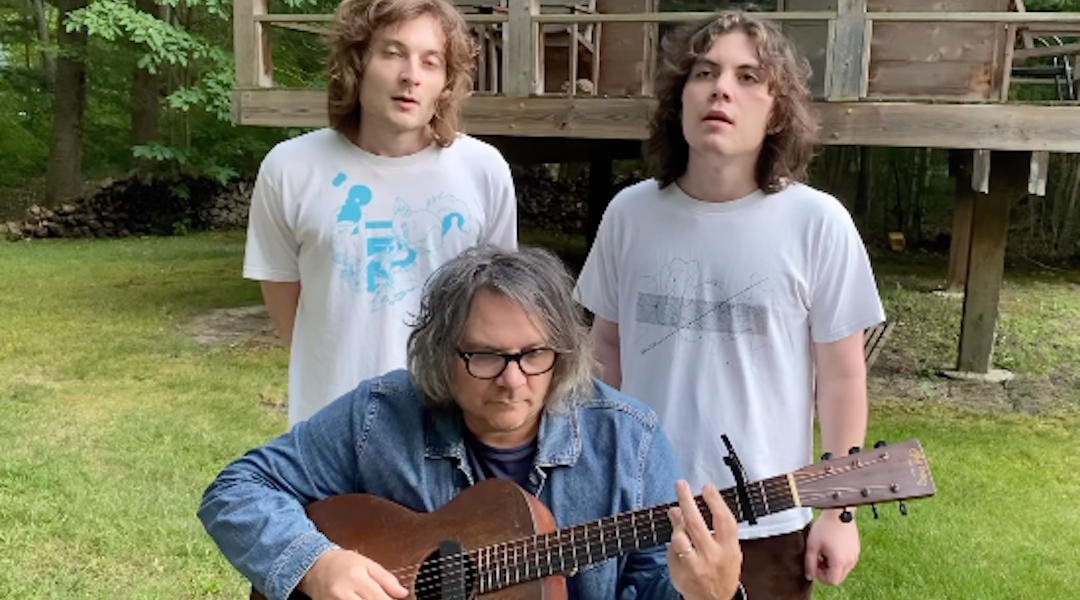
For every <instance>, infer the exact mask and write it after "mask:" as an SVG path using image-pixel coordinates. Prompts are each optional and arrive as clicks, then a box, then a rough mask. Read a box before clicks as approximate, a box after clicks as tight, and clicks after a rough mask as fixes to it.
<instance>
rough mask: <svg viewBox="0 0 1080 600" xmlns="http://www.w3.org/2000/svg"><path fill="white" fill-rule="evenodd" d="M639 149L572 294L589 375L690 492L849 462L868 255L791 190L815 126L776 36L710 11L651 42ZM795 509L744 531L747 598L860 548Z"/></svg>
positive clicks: (858, 407) (859, 439)
mask: <svg viewBox="0 0 1080 600" xmlns="http://www.w3.org/2000/svg"><path fill="white" fill-rule="evenodd" d="M665 54H666V56H665V61H664V63H663V65H662V68H661V73H660V76H659V80H658V82H657V96H658V100H659V103H658V104H659V105H658V108H657V110H656V113H655V115H654V119H653V123H652V127H651V136H650V139H649V140H648V143H647V146H646V148H647V153H648V155H649V158H650V159H651V162H652V167H653V170H654V173H655V178H654V179H651V180H648V181H644V182H642V183H640V184H637V185H636V186H633V187H631V188H628V189H627V190H625V191H623V192H621V193H620V194H619V195H618V196H617V197H616V198H615V199H614V200H613V201H612V203H611V205H610V207H609V208H608V210H607V212H606V213H605V215H604V218H603V221H602V223H601V225H600V230H599V232H598V235H597V238H596V242H595V244H594V245H593V247H592V249H591V251H590V254H589V257H588V259H587V261H586V263H585V266H584V269H583V270H582V273H581V277H580V279H579V282H578V288H577V294H578V298H579V299H580V301H581V302H582V303H583V304H584V305H585V306H586V307H587V308H588V309H590V310H591V311H593V313H595V315H596V319H595V322H594V326H593V333H592V335H593V339H594V342H595V347H596V350H595V355H596V357H597V359H598V362H600V363H601V368H602V375H601V377H602V379H604V380H605V381H606V382H608V383H609V384H612V385H614V386H615V387H618V388H620V389H621V390H622V391H623V392H624V393H627V394H629V395H630V396H633V397H636V398H640V399H641V400H643V401H645V402H646V403H647V404H649V405H650V406H651V407H652V408H653V409H655V410H656V412H657V413H658V414H659V416H660V418H661V420H662V422H663V425H664V429H665V431H666V432H667V434H668V435H669V437H671V438H672V439H673V440H674V441H675V452H676V455H677V456H678V459H679V462H680V464H681V466H682V468H683V470H684V472H685V474H686V475H687V477H688V479H689V480H690V482H691V485H692V486H701V485H703V484H704V483H705V482H709V483H714V484H716V485H719V486H721V487H728V486H731V485H733V484H734V480H733V478H732V475H731V473H730V472H729V470H728V468H727V467H726V466H725V465H724V462H723V461H722V457H723V456H724V455H725V454H726V450H725V448H724V445H723V444H722V442H721V439H720V435H721V434H723V433H726V434H728V436H730V438H731V440H732V441H733V443H734V445H735V448H736V450H737V451H738V452H739V454H740V457H741V460H742V463H743V465H744V466H745V469H746V472H747V475H748V478H749V480H750V481H754V480H761V479H764V478H767V477H772V476H775V475H778V474H782V473H785V472H790V471H792V470H795V469H797V468H799V467H802V466H804V465H806V464H808V463H811V462H813V447H814V431H813V429H814V420H815V413H816V416H817V421H818V423H819V427H820V434H821V442H822V446H823V448H824V450H826V451H829V452H832V453H833V454H834V455H836V456H841V455H844V454H846V453H847V452H848V449H849V448H851V447H853V446H861V445H862V443H863V439H864V437H865V433H866V422H867V412H868V411H867V400H866V368H865V362H864V359H863V352H862V348H863V346H862V337H863V330H864V329H865V328H866V327H869V326H871V325H874V324H875V323H878V322H880V321H881V320H883V319H884V313H883V311H882V307H881V302H880V300H879V299H878V295H877V288H876V285H875V282H874V276H873V273H872V271H871V269H870V263H869V260H868V258H867V255H866V250H865V248H864V246H863V244H862V241H861V239H860V237H859V234H858V232H857V231H856V229H855V227H854V224H853V223H852V220H851V218H850V215H849V214H848V213H847V211H846V210H845V208H844V206H843V205H842V204H840V202H838V201H837V200H836V199H835V198H833V197H831V196H829V195H827V194H825V193H822V192H820V191H817V190H815V189H813V188H810V187H808V186H806V185H804V184H802V183H800V182H801V181H802V180H803V179H804V178H805V174H806V166H807V163H808V161H809V159H810V155H811V151H812V148H813V138H814V134H815V130H816V123H815V121H814V119H813V117H812V116H811V113H810V101H809V93H808V91H807V87H806V81H807V79H808V77H809V67H808V65H807V63H806V61H805V59H803V58H801V57H800V56H799V55H798V54H797V52H796V51H795V49H794V47H793V46H792V44H791V43H790V41H789V40H788V39H786V38H785V37H784V36H783V35H782V34H781V33H780V32H779V30H777V29H776V27H775V26H773V25H772V24H770V23H768V22H766V21H762V20H760V19H757V18H755V17H753V16H752V15H748V14H746V13H741V12H727V13H721V14H720V15H718V17H717V18H715V19H712V20H710V21H707V22H704V23H701V24H698V25H695V26H692V27H689V28H687V29H686V30H684V31H682V32H681V33H680V34H678V35H676V36H674V37H671V38H669V39H667V40H665ZM811 518H812V515H811V513H810V511H809V510H808V509H794V510H790V511H784V512H781V513H778V514H775V515H770V516H767V517H763V518H760V519H758V520H757V524H756V525H754V526H748V525H744V526H742V527H741V530H740V538H742V548H743V555H744V559H743V561H744V562H743V576H742V578H743V583H744V585H745V587H746V591H747V595H748V596H749V597H750V598H769V599H770V600H780V599H783V600H787V599H796V598H798V599H809V598H810V595H811V591H812V581H814V580H817V581H821V582H823V583H827V584H838V583H840V582H841V581H843V580H844V578H845V577H846V576H847V573H848V572H849V571H850V570H851V569H852V568H853V567H854V566H855V563H856V561H857V560H858V555H859V535H858V530H857V528H856V525H855V523H854V522H844V521H843V520H841V518H840V511H838V510H827V511H823V512H822V514H821V515H820V516H819V518H818V519H817V521H815V522H814V523H813V524H810V522H811Z"/></svg>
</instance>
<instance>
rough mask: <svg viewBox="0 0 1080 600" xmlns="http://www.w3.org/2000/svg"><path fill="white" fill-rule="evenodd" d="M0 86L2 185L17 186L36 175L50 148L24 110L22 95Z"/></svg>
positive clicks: (0, 182)
mask: <svg viewBox="0 0 1080 600" xmlns="http://www.w3.org/2000/svg"><path fill="white" fill-rule="evenodd" d="M13 96H14V95H13V94H9V93H6V92H5V91H4V90H2V89H0V156H3V157H4V164H3V168H2V169H0V187H6V186H11V185H16V184H18V183H19V181H21V180H23V179H25V178H28V177H30V176H32V175H33V174H34V172H35V171H36V170H37V168H38V166H39V165H40V164H41V163H42V162H44V161H45V157H46V156H47V155H48V148H47V147H46V146H45V141H44V139H47V138H44V136H42V135H41V132H40V131H35V130H36V129H38V128H36V127H35V123H34V120H33V119H32V117H31V115H30V113H28V112H27V111H26V110H24V109H23V102H22V100H23V99H21V98H17V97H13Z"/></svg>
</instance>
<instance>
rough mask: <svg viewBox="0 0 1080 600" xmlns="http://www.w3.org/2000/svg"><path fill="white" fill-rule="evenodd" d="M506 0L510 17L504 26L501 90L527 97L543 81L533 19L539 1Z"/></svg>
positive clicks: (508, 94)
mask: <svg viewBox="0 0 1080 600" xmlns="http://www.w3.org/2000/svg"><path fill="white" fill-rule="evenodd" d="M509 1H510V4H509V8H510V19H509V21H507V23H506V27H505V28H504V29H503V49H504V50H503V73H504V75H503V90H504V91H505V92H506V95H507V96H510V97H514V98H526V97H528V96H531V95H532V94H539V93H541V92H542V91H543V85H544V77H543V64H544V62H543V61H544V53H543V49H542V48H541V47H540V39H541V38H540V26H539V24H537V23H535V22H533V17H535V16H537V15H539V14H540V1H539V0H509Z"/></svg>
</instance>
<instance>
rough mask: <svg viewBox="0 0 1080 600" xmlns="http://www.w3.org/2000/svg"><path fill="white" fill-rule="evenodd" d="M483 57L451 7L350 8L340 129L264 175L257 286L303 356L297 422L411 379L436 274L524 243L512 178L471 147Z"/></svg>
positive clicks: (333, 103)
mask: <svg viewBox="0 0 1080 600" xmlns="http://www.w3.org/2000/svg"><path fill="white" fill-rule="evenodd" d="M474 56H475V47H474V44H473V42H472V40H471V38H470V37H469V34H468V31H467V29H466V27H465V23H464V20H463V19H462V17H461V15H460V14H459V13H458V12H457V10H456V9H454V7H453V6H451V5H450V4H448V3H447V2H445V1H444V0H345V1H344V2H342V4H341V5H340V6H339V7H338V9H337V13H336V15H335V17H334V26H333V35H332V37H331V40H330V59H329V75H330V84H329V114H330V128H328V129H321V130H318V131H314V132H312V133H308V134H306V135H302V136H300V137H297V138H295V139H291V140H289V141H286V142H284V143H282V144H279V145H278V146H277V147H275V148H274V149H273V150H272V151H271V152H270V153H269V154H268V155H267V157H266V159H265V160H264V161H263V164H262V166H261V168H260V171H259V177H258V180H257V182H256V186H255V192H254V195H253V198H252V206H251V214H250V223H249V226H248V242H247V251H246V254H245V258H244V276H245V277H247V278H249V279H256V280H259V281H260V282H261V285H262V291H263V297H264V299H265V301H266V305H267V308H268V309H269V312H270V316H271V319H272V320H273V323H274V326H275V328H276V329H277V331H278V333H279V334H280V335H281V336H282V338H283V339H284V340H285V341H286V342H288V343H289V344H290V362H289V422H290V424H295V423H297V422H298V421H301V420H304V419H306V418H307V417H309V416H311V415H312V414H314V413H315V412H316V411H317V410H318V409H319V408H321V407H322V406H324V405H326V404H327V403H329V402H330V401H331V400H333V399H335V398H337V397H338V396H340V395H341V394H343V393H345V392H346V391H349V390H351V389H353V388H355V387H356V385H357V384H358V383H360V381H362V380H364V379H367V378H370V377H374V376H376V375H381V374H383V373H385V372H388V371H391V370H393V369H398V368H402V367H404V366H405V345H406V340H407V338H408V334H409V327H408V321H409V320H410V318H411V317H412V316H414V315H415V314H416V313H417V312H418V310H419V299H420V290H421V287H422V285H423V283H424V281H425V280H426V279H427V277H428V275H430V274H431V273H432V272H433V271H435V269H437V268H438V267H439V266H440V265H442V264H443V263H445V262H446V261H447V260H449V259H451V258H453V257H454V256H456V255H457V254H459V253H460V252H462V251H464V250H465V249H466V248H469V247H471V246H474V245H476V244H478V243H491V244H495V245H498V246H502V247H505V248H514V247H516V245H517V229H516V227H517V207H516V200H515V196H514V185H513V180H512V179H511V176H510V168H509V165H507V163H506V161H505V160H504V159H503V158H502V156H501V155H500V154H499V152H498V151H497V150H495V149H494V148H493V147H491V146H489V145H487V144H485V143H483V142H481V141H479V140H476V139H474V138H471V137H468V136H465V135H461V134H459V133H458V120H459V115H460V112H461V105H462V103H463V102H464V100H465V98H466V97H467V96H468V94H469V91H470V90H471V88H472V76H471V71H472V68H473V58H474Z"/></svg>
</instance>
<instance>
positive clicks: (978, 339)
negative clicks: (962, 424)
mask: <svg viewBox="0 0 1080 600" xmlns="http://www.w3.org/2000/svg"><path fill="white" fill-rule="evenodd" d="M1030 164H1031V156H1030V154H1029V153H1027V152H994V154H993V167H992V169H991V172H990V193H989V194H988V195H986V196H983V197H980V198H978V200H976V202H975V208H974V212H973V214H972V219H971V251H970V254H969V258H968V276H967V286H966V289H965V292H964V313H963V316H962V318H961V324H960V349H959V352H958V358H957V364H956V368H957V370H959V371H966V372H970V373H986V372H988V371H989V370H990V367H991V365H992V362H993V351H994V335H995V330H996V328H997V318H998V303H999V300H1000V296H1001V282H1002V276H1003V274H1004V271H1005V242H1006V238H1007V237H1008V230H1009V209H1010V208H1011V207H1012V205H1013V203H1014V202H1015V201H1016V200H1017V199H1018V198H1019V197H1020V195H1021V194H1023V193H1024V192H1025V191H1026V189H1027V181H1028V172H1027V169H1028V166H1029V165H1030Z"/></svg>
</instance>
